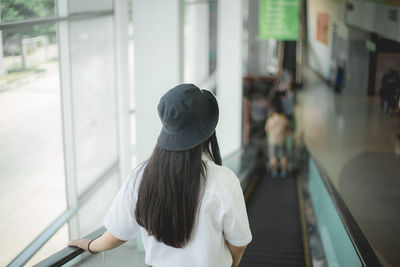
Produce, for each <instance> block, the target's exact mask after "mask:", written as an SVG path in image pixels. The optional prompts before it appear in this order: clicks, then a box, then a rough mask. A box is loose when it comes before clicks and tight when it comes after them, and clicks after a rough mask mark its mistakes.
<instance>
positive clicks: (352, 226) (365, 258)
mask: <svg viewBox="0 0 400 267" xmlns="http://www.w3.org/2000/svg"><path fill="white" fill-rule="evenodd" d="M304 145H305V148H306V150H307V152H308V155H309V156H310V157H311V158H312V160H313V161H314V162H315V165H316V167H317V169H318V172H319V173H320V175H321V177H322V181H323V183H324V185H325V187H326V189H327V191H328V194H329V196H330V198H331V200H332V202H333V204H334V206H335V209H336V211H337V212H338V214H339V217H340V219H341V221H342V223H343V226H344V228H345V230H346V232H347V234H348V236H349V237H350V240H351V242H352V244H353V246H354V249H355V251H356V253H357V255H358V257H359V259H360V261H361V262H362V264H363V266H368V267H369V266H370V267H379V266H382V263H381V262H380V261H379V258H378V256H377V255H376V253H375V251H374V249H373V248H372V246H371V244H370V243H369V241H368V240H367V238H366V237H365V235H364V233H363V232H362V231H361V229H360V227H359V226H358V224H357V222H356V220H355V219H354V217H353V215H352V214H351V212H350V210H349V209H348V207H347V205H346V204H345V202H344V201H343V199H342V197H341V196H340V194H339V192H338V191H337V190H336V188H335V186H334V185H333V183H332V181H331V178H330V177H329V175H328V174H327V172H326V171H325V169H324V167H322V164H321V163H320V162H319V161H318V160H317V158H316V156H315V154H314V152H313V151H312V150H311V148H310V146H309V145H308V143H307V142H304Z"/></svg>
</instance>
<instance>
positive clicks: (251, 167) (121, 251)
mask: <svg viewBox="0 0 400 267" xmlns="http://www.w3.org/2000/svg"><path fill="white" fill-rule="evenodd" d="M258 153H259V148H258V147H255V146H248V147H245V148H241V149H239V150H238V151H236V152H234V153H232V154H230V155H228V156H227V157H225V158H224V159H223V165H224V166H227V167H228V168H230V169H231V170H232V171H233V172H234V173H235V174H236V175H237V176H238V178H239V181H240V184H241V186H242V189H243V193H244V194H245V196H248V195H249V194H250V193H251V190H252V189H253V188H254V184H255V183H256V181H257V179H253V178H254V177H256V174H257V172H258V170H259V167H260V164H259V157H258ZM256 178H257V177H256ZM104 231H105V228H104V227H101V228H100V229H97V230H96V231H94V232H93V233H91V234H89V235H88V236H86V237H85V238H86V239H93V238H96V237H98V236H100V235H101V234H103V233H104ZM137 243H138V242H137V241H135V240H133V241H128V242H127V243H125V244H124V245H122V246H120V247H118V248H115V249H112V250H109V251H105V252H101V253H98V254H95V255H92V254H89V253H88V252H86V251H84V250H82V249H79V248H73V247H66V248H64V249H62V250H60V251H59V252H57V253H55V254H53V255H52V256H50V257H48V258H47V259H45V260H43V261H41V262H40V263H38V264H37V265H35V267H44V266H81V267H82V266H83V267H84V266H125V265H129V266H133V267H142V266H143V267H144V266H146V265H145V262H144V251H143V248H142V247H141V244H137Z"/></svg>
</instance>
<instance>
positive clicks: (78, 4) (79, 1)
mask: <svg viewBox="0 0 400 267" xmlns="http://www.w3.org/2000/svg"><path fill="white" fill-rule="evenodd" d="M113 8H114V1H113V0H68V9H69V12H70V13H71V14H73V13H81V12H93V11H106V10H113Z"/></svg>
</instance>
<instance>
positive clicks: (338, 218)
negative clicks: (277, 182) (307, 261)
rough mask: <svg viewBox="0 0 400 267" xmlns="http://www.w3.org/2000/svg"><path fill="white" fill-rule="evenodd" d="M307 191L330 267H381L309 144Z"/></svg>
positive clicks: (306, 167) (306, 150)
mask: <svg viewBox="0 0 400 267" xmlns="http://www.w3.org/2000/svg"><path fill="white" fill-rule="evenodd" d="M305 158H306V162H305V163H306V164H305V166H304V167H305V169H306V172H305V173H306V176H305V178H306V180H305V181H304V185H305V189H306V190H307V191H308V195H309V200H310V202H311V205H312V210H313V213H314V216H315V220H316V221H315V222H314V223H313V224H314V226H315V227H316V229H317V230H318V234H319V239H320V242H321V243H322V248H323V252H324V254H325V261H326V264H327V265H328V266H352V267H353V266H354V267H355V266H373V267H376V266H382V264H381V263H380V262H379V259H378V257H377V255H376V254H375V252H374V250H373V249H372V247H371V245H370V244H369V242H368V240H367V239H366V238H365V236H364V234H363V233H362V231H361V229H360V228H359V226H358V224H357V223H356V221H355V220H354V218H353V216H352V215H351V213H350V212H349V210H348V208H347V206H346V205H345V203H344V202H343V200H342V198H341V196H340V195H339V193H338V192H337V191H336V189H335V187H334V186H333V184H332V182H331V179H330V178H329V176H328V175H327V173H326V172H325V170H324V168H323V167H322V165H321V164H320V163H319V162H318V160H317V159H316V157H315V156H314V155H313V153H312V152H311V151H310V149H309V147H308V146H307V145H306V149H305Z"/></svg>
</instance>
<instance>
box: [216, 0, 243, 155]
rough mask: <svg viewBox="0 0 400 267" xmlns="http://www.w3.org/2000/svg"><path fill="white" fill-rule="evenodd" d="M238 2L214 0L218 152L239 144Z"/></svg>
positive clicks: (225, 153)
mask: <svg viewBox="0 0 400 267" xmlns="http://www.w3.org/2000/svg"><path fill="white" fill-rule="evenodd" d="M241 8H242V3H241V0H218V38H217V51H218V52H217V72H218V73H217V97H218V102H219V108H220V118H219V123H218V127H217V136H218V138H219V139H218V140H219V144H220V149H221V154H222V156H223V157H224V156H226V155H228V154H230V153H232V152H234V151H235V150H237V149H239V148H240V145H241V130H242V129H241V121H242V9H241Z"/></svg>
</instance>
